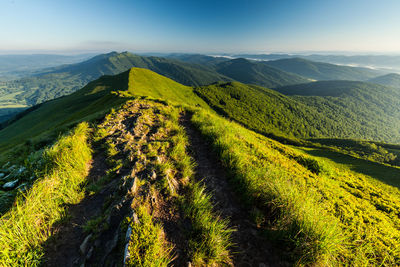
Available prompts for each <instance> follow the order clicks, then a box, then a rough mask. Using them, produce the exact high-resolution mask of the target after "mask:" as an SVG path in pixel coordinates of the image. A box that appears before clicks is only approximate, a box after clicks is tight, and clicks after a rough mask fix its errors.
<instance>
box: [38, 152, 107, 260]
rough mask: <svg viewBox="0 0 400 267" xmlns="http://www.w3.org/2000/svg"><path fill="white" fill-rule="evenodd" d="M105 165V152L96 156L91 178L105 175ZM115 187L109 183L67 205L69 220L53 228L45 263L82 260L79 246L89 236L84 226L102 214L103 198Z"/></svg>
mask: <svg viewBox="0 0 400 267" xmlns="http://www.w3.org/2000/svg"><path fill="white" fill-rule="evenodd" d="M106 166H107V165H106V163H105V157H104V155H103V154H97V155H95V156H94V158H93V160H92V162H91V167H90V171H89V175H88V181H97V180H98V179H100V178H101V177H102V176H104V175H105V174H106V170H107V167H106ZM112 188H113V187H112V185H111V184H109V185H107V186H106V188H105V189H104V190H102V191H101V192H100V193H98V194H95V195H92V196H86V197H85V198H84V199H83V200H82V201H81V202H80V203H78V204H76V205H70V206H69V207H68V208H67V210H66V214H68V217H67V221H63V222H61V223H60V224H58V225H57V226H54V227H53V229H52V233H53V234H52V237H51V238H50V239H49V240H48V241H47V242H46V244H45V246H44V258H45V262H44V263H43V265H44V266H57V267H58V266H75V265H77V264H78V263H79V260H80V252H79V246H80V245H81V243H82V242H83V240H84V239H85V237H86V235H85V233H84V232H83V226H84V225H85V224H86V223H87V221H88V220H90V219H92V218H94V217H96V216H98V215H99V214H100V212H101V208H102V207H103V203H104V200H105V199H106V198H107V197H108V196H110V195H111V194H112V191H113V190H112Z"/></svg>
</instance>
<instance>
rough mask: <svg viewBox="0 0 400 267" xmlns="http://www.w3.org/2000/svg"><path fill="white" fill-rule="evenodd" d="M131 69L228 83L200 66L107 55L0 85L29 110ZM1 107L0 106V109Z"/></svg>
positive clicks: (192, 82)
mask: <svg viewBox="0 0 400 267" xmlns="http://www.w3.org/2000/svg"><path fill="white" fill-rule="evenodd" d="M131 67H140V68H147V69H150V70H153V71H155V72H157V73H159V74H162V75H164V76H167V77H169V78H171V79H173V80H176V81H178V82H180V83H182V84H186V85H192V86H193V85H194V86H197V85H205V84H210V83H213V82H216V81H220V80H229V79H228V78H226V77H223V76H221V75H219V74H217V73H215V72H212V71H209V70H207V68H205V67H202V66H200V65H193V64H188V63H183V62H179V61H176V60H169V59H164V58H157V57H141V56H137V55H133V54H131V53H128V52H125V53H116V52H112V53H108V54H103V55H98V56H95V57H93V58H91V59H89V60H87V61H84V62H81V63H77V64H72V65H66V66H60V67H55V68H51V69H47V70H45V71H42V73H41V74H39V75H35V76H33V77H28V78H23V79H20V80H16V81H10V82H7V83H3V84H0V89H1V90H2V93H3V94H16V95H14V96H13V97H14V99H16V100H17V101H18V102H20V103H26V104H27V105H28V106H31V105H35V104H39V103H42V102H44V101H47V100H51V99H54V98H57V97H60V96H63V95H67V94H70V93H72V92H74V91H76V90H78V89H80V88H82V87H83V86H84V85H86V84H87V83H88V82H90V81H92V80H95V79H97V78H99V77H100V76H102V75H115V74H119V73H121V72H124V71H126V70H128V69H130V68H131ZM1 104H2V103H1V102H0V105H1Z"/></svg>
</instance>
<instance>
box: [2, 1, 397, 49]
mask: <svg viewBox="0 0 400 267" xmlns="http://www.w3.org/2000/svg"><path fill="white" fill-rule="evenodd" d="M399 12H400V0H334V1H331V0H310V1H307V0H275V1H268V0H264V1H262V0H247V1H245V0H231V1H228V0H213V1H209V0H203V1H193V0H186V1H180V0H153V1H152V0H52V1H49V0H0V25H1V26H0V52H2V51H3V53H4V52H7V51H13V52H15V51H53V52H56V51H59V52H84V51H89V52H90V51H93V52H99V51H110V50H117V51H125V50H128V51H136V52H145V51H159V52H204V53H210V52H213V53H218V52H228V53H229V52H257V53H261V52H304V51H354V52H390V53H392V52H400V15H399Z"/></svg>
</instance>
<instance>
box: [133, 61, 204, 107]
mask: <svg viewBox="0 0 400 267" xmlns="http://www.w3.org/2000/svg"><path fill="white" fill-rule="evenodd" d="M127 91H128V92H129V93H130V94H132V95H134V96H146V97H150V98H155V99H163V100H167V101H171V102H175V103H178V104H181V103H184V104H187V105H193V106H201V107H203V108H206V107H208V106H207V104H206V103H205V102H204V101H203V100H202V99H200V98H199V97H198V96H197V95H196V94H195V93H194V92H193V88H191V87H188V86H185V85H182V84H179V83H177V82H175V81H173V80H171V79H169V78H167V77H164V76H162V75H159V74H157V73H155V72H152V71H150V70H146V69H140V68H132V69H131V70H130V72H129V86H128V89H127Z"/></svg>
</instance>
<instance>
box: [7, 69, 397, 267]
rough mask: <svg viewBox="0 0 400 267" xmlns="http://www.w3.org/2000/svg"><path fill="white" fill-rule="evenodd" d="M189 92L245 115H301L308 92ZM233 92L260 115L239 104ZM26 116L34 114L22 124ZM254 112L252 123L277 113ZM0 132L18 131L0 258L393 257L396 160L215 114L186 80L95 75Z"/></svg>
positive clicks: (328, 260) (312, 260)
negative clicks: (296, 139)
mask: <svg viewBox="0 0 400 267" xmlns="http://www.w3.org/2000/svg"><path fill="white" fill-rule="evenodd" d="M212 90H214V92H215V100H214V99H212V98H211V96H212V95H213V94H211V93H209V92H212ZM113 91H114V92H113ZM196 93H197V94H203V95H204V96H203V98H205V96H209V102H214V101H218V103H219V104H220V105H225V106H227V107H230V108H229V109H226V111H227V112H234V111H231V109H232V107H234V106H235V105H236V106H237V113H231V114H228V115H230V116H232V117H235V118H234V119H235V120H237V121H240V120H241V119H243V121H242V124H245V122H246V121H245V120H246V119H249V118H252V117H253V118H256V117H259V116H263V115H262V114H263V113H264V112H265V111H267V110H269V109H270V113H269V114H270V115H271V114H272V115H277V116H276V118H278V117H279V118H280V119H281V120H280V121H281V123H283V124H284V123H286V122H285V121H284V120H283V119H282V118H285V119H287V120H288V124H291V123H292V122H294V121H295V118H294V116H295V114H302V116H304V121H303V124H306V123H308V122H309V121H308V117H307V116H308V114H307V112H308V111H311V110H310V109H307V107H306V106H305V105H303V104H301V103H300V102H298V101H295V100H293V99H292V98H290V97H287V96H284V95H282V94H280V93H277V92H276V91H273V90H269V89H266V88H262V87H259V86H249V85H244V84H241V83H238V82H233V83H222V84H215V85H211V86H207V87H200V88H197V89H196ZM207 93H208V94H207ZM263 95H264V97H263ZM267 96H268V97H267ZM154 98H158V99H154ZM239 99H240V100H241V101H238V100H239ZM256 99H257V100H259V101H260V102H258V101H255V100H256ZM250 100H252V101H250ZM57 101H58V102H57ZM239 102H241V103H244V104H243V105H248V106H249V107H250V105H252V106H251V107H252V108H253V110H254V111H256V112H257V113H258V114H260V115H256V113H252V114H250V115H247V114H245V109H244V107H246V106H243V105H242V106H240V105H239ZM68 105H71V106H72V107H68ZM57 107H58V109H57ZM262 107H264V110H263V109H261V108H262ZM68 108H70V109H68ZM111 108H112V109H111ZM242 108H243V109H242ZM272 108H273V109H275V110H277V111H278V113H281V114H274V112H273V111H274V110H273V109H272ZM222 109H223V107H220V108H219V109H218V108H217V111H219V112H221V110H222ZM73 110H74V111H73ZM289 111H290V112H292V113H290V112H289ZM51 112H52V113H53V114H50V113H51ZM283 112H286V113H285V114H283ZM50 115H52V116H53V117H52V118H47V117H48V116H50ZM225 115H227V114H225ZM316 116H318V115H316ZM62 117H64V119H65V120H63V119H62ZM267 117H268V115H266V116H265V118H267ZM34 119H36V123H39V122H42V124H41V125H38V126H37V127H36V128H35V127H33V129H32V132H31V133H29V132H26V133H21V132H19V131H20V130H19V129H18V127H22V126H23V123H28V122H29V120H34ZM48 119H51V120H52V121H53V123H54V125H51V124H50V123H49V121H47V122H46V120H48ZM263 119H264V117H261V119H260V121H259V122H258V123H256V124H254V125H257V124H261V123H264V124H265V125H266V129H268V126H269V127H271V128H274V127H277V126H279V122H278V121H277V123H275V122H274V121H273V120H271V121H266V122H263V121H262V120H263ZM314 119H318V117H315V118H314ZM81 121H83V122H81ZM78 122H81V123H79V124H78ZM46 123H47V127H46ZM325 123H327V124H329V123H330V122H329V121H324V122H321V124H320V126H323V125H324V124H325ZM32 126H33V125H30V127H32ZM57 127H70V130H66V129H65V130H64V131H62V132H63V135H60V136H59V135H58V134H57V135H56V136H54V137H53V138H52V139H51V140H48V143H49V144H52V145H49V146H45V147H43V144H41V142H42V140H41V139H40V138H39V137H43V135H47V136H48V134H50V131H51V129H50V128H54V129H55V130H56V129H57ZM10 129H11V130H10ZM46 131H47V133H46ZM12 132H13V134H17V136H15V137H13V135H12ZM0 134H1V135H2V138H1V139H0V140H1V142H2V147H1V149H2V154H3V156H4V154H5V151H4V149H5V148H7V146H4V145H5V144H6V143H7V141H6V140H5V138H7V139H9V140H12V141H13V142H15V144H17V143H20V144H21V145H20V146H16V145H15V144H14V145H13V146H12V150H13V155H14V157H7V158H4V157H2V158H1V160H0V162H1V163H2V165H3V163H5V162H6V161H9V160H10V159H11V158H12V159H13V160H12V162H11V163H7V164H4V166H3V168H2V174H3V175H2V176H1V178H2V179H1V180H0V185H1V190H0V206H1V211H0V212H2V213H3V215H2V216H1V217H0V247H2V249H1V250H0V265H5V266H23V265H28V266H32V265H33V266H37V265H47V266H70V265H73V264H79V265H81V264H85V266H99V265H101V264H104V263H116V264H121V265H123V264H125V265H126V266H171V265H174V266H183V265H187V264H188V262H189V263H190V265H192V266H224V265H234V266H241V265H244V264H249V265H251V266H260V265H261V266H262V265H268V266H291V265H295V264H300V265H315V266H330V265H332V266H337V265H352V266H362V265H383V266H385V265H387V266H394V265H398V264H399V263H400V253H399V251H398V250H397V249H396V248H397V244H398V242H399V240H400V231H399V230H398V228H397V225H398V224H399V216H398V214H397V213H398V210H399V209H400V191H399V189H398V188H397V187H399V186H400V183H399V181H398V179H396V177H399V175H400V169H399V168H394V167H389V166H385V165H381V164H374V166H373V167H374V171H375V172H374V174H373V175H372V174H365V173H363V172H361V171H357V170H355V169H353V168H354V166H353V165H352V164H350V162H351V161H350V160H348V161H347V162H348V164H346V161H344V163H343V161H342V163H341V164H339V163H338V162H336V161H334V159H335V158H334V156H333V155H331V154H329V153H331V152H330V151H325V150H323V149H316V148H303V147H297V148H292V147H289V146H287V145H284V144H282V143H279V142H277V141H274V140H272V139H270V138H267V137H265V136H263V135H260V134H257V133H255V132H253V131H251V130H249V129H248V128H245V127H243V126H240V125H239V124H237V123H235V122H231V121H229V120H227V119H226V118H223V117H221V116H218V115H217V114H216V113H215V112H213V111H212V110H210V109H209V108H208V107H207V105H206V104H205V102H203V101H202V100H201V99H200V98H199V97H198V96H197V95H196V94H195V92H194V91H193V89H192V88H190V87H187V86H184V85H180V84H178V83H176V82H174V81H172V80H170V79H168V78H166V77H163V76H161V75H158V74H156V73H154V72H152V71H149V70H145V69H139V68H133V69H131V70H130V71H128V72H125V73H122V74H119V75H117V76H104V77H102V78H100V79H99V80H97V81H94V82H92V83H89V84H88V85H87V86H86V87H84V88H83V89H82V90H79V91H77V92H76V93H74V94H72V95H70V96H65V97H62V98H59V99H56V100H52V101H49V102H46V103H43V104H42V105H40V106H38V107H37V108H36V109H35V110H32V111H31V112H30V113H27V114H26V115H25V116H23V117H22V118H20V120H18V121H16V122H14V123H13V124H11V125H10V126H8V127H7V128H5V129H3V130H2V131H0ZM5 134H8V136H6V135H5ZM31 135H32V136H33V137H34V136H35V135H36V137H37V138H36V139H35V138H31V139H30V141H29V142H27V138H30V136H31ZM12 138H14V139H12ZM7 144H8V143H7ZM40 145H42V146H40ZM28 146H32V147H34V148H33V149H31V150H29V147H28ZM8 148H10V147H8ZM39 148H42V149H43V150H39ZM357 161H362V160H357ZM364 164H365V165H368V164H371V163H370V162H367V161H365V162H364ZM388 170H390V172H389V171H388ZM388 173H390V176H389V175H388ZM18 190H21V191H24V194H20V193H17V191H18ZM14 198H16V200H15V202H14ZM13 202H14V205H13ZM316 214H317V215H318V216H316ZM38 218H40V220H38ZM366 251H368V253H366Z"/></svg>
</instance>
